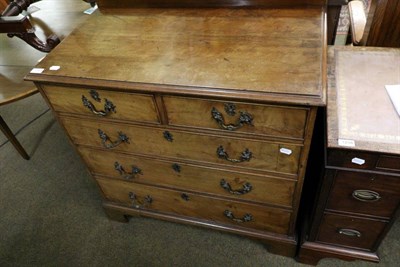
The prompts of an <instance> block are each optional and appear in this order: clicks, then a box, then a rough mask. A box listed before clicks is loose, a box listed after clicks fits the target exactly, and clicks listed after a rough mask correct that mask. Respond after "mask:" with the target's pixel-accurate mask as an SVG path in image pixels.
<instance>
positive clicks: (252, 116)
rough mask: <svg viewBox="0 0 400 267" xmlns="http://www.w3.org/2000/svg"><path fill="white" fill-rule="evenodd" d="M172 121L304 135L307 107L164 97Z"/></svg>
mask: <svg viewBox="0 0 400 267" xmlns="http://www.w3.org/2000/svg"><path fill="white" fill-rule="evenodd" d="M163 99H164V104H165V107H166V110H167V114H168V120H169V124H170V125H177V126H190V127H197V128H207V129H218V130H222V131H231V132H239V133H247V134H257V135H269V136H277V137H279V138H282V137H285V138H295V139H303V138H304V129H305V125H306V121H307V114H308V111H309V110H308V109H307V108H298V107H285V106H274V105H259V104H246V103H240V102H229V101H228V102H223V101H215V100H203V99H195V98H183V97H171V96H165V97H163Z"/></svg>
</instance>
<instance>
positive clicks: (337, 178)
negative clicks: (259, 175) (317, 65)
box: [299, 47, 400, 264]
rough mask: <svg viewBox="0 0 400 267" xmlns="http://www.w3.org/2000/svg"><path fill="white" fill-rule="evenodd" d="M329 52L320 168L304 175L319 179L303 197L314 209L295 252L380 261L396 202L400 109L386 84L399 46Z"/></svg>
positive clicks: (303, 257) (396, 70) (399, 196)
mask: <svg viewBox="0 0 400 267" xmlns="http://www.w3.org/2000/svg"><path fill="white" fill-rule="evenodd" d="M328 55H329V56H328V66H329V76H328V77H329V82H328V110H327V129H326V131H327V133H326V136H327V140H326V147H325V161H324V162H323V164H324V166H325V168H324V169H323V171H322V176H321V177H318V176H317V174H316V176H315V177H307V179H310V182H311V183H309V185H310V186H312V184H314V185H315V184H318V180H320V179H321V181H320V187H319V188H318V189H317V190H316V192H317V197H316V198H310V200H309V203H308V204H307V205H305V206H309V207H312V206H314V207H315V209H314V211H313V212H311V213H309V216H307V217H309V218H307V217H306V218H304V219H305V220H304V221H309V222H311V223H310V224H309V225H306V226H305V227H306V228H307V231H306V233H305V235H304V239H303V243H302V245H301V248H300V252H299V260H300V261H301V262H304V263H308V264H316V263H317V262H318V261H319V260H320V259H321V258H324V257H338V258H341V259H345V260H355V259H363V260H369V261H374V262H378V261H379V257H378V255H377V253H376V251H377V249H378V247H379V245H380V243H381V241H382V239H383V238H384V237H385V235H386V233H387V232H388V231H389V229H390V226H391V224H392V223H393V221H394V220H395V218H396V217H397V214H398V213H399V205H400V116H399V115H398V114H397V112H396V110H395V108H394V106H393V104H392V103H391V100H390V98H389V96H388V94H387V92H386V90H385V85H391V84H400V65H399V62H400V49H382V48H373V47H331V48H330V49H329V54H328ZM322 146H323V145H320V147H322ZM313 168H318V165H317V166H313ZM317 173H318V172H317Z"/></svg>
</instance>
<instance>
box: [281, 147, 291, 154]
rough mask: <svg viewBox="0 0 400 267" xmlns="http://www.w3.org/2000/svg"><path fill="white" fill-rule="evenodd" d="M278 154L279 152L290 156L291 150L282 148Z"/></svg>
mask: <svg viewBox="0 0 400 267" xmlns="http://www.w3.org/2000/svg"><path fill="white" fill-rule="evenodd" d="M279 152H281V153H282V154H286V155H290V154H292V150H290V149H288V148H284V147H282V148H281V149H280V150H279Z"/></svg>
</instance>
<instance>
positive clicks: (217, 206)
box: [97, 178, 291, 234]
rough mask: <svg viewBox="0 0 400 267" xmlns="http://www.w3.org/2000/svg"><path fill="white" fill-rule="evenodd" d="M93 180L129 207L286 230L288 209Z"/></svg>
mask: <svg viewBox="0 0 400 267" xmlns="http://www.w3.org/2000/svg"><path fill="white" fill-rule="evenodd" d="M97 182H98V183H99V185H100V187H101V190H102V192H103V194H104V196H105V198H106V199H108V200H109V201H112V202H116V203H120V204H122V205H125V206H128V207H131V208H132V209H148V210H151V211H157V212H162V213H169V214H174V215H177V216H187V217H192V218H197V219H202V220H207V221H210V222H211V223H222V224H229V225H234V226H240V227H245V228H251V229H258V230H262V231H268V232H273V233H277V234H287V233H288V229H289V223H290V218H291V213H290V212H288V211H286V210H281V209H278V208H269V207H265V206H262V205H253V204H247V203H243V202H238V201H228V200H221V199H216V198H211V197H206V196H202V195H197V194H192V193H187V192H184V191H175V190H169V189H163V188H158V187H153V186H147V185H139V184H134V183H127V182H123V181H117V180H111V179H101V178H98V179H97Z"/></svg>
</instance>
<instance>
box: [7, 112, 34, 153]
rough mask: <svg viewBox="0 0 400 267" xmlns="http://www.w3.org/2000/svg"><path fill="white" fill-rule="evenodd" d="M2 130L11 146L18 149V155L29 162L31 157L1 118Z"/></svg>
mask: <svg viewBox="0 0 400 267" xmlns="http://www.w3.org/2000/svg"><path fill="white" fill-rule="evenodd" d="M0 130H1V131H2V132H3V133H4V135H5V136H6V137H7V139H8V140H9V141H10V142H11V144H12V145H13V146H14V147H15V149H17V151H18V153H19V154H20V155H21V156H22V157H23V158H24V159H26V160H29V155H28V154H27V153H26V151H25V149H24V148H23V147H22V145H21V144H20V143H19V142H18V140H17V138H15V136H14V134H13V133H12V132H11V130H10V128H9V127H8V125H7V124H6V122H5V121H4V120H3V118H2V117H1V116H0Z"/></svg>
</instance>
